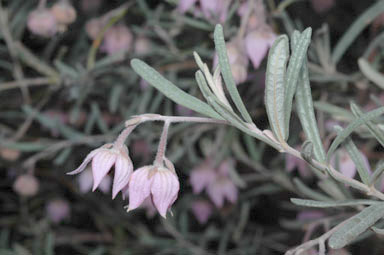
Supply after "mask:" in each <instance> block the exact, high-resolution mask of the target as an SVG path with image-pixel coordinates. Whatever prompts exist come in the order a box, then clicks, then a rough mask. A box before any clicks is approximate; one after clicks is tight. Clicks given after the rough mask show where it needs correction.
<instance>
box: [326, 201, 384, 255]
mask: <svg viewBox="0 0 384 255" xmlns="http://www.w3.org/2000/svg"><path fill="white" fill-rule="evenodd" d="M383 216H384V203H380V204H375V205H371V206H369V207H366V208H365V209H364V210H362V211H361V212H360V213H358V214H356V215H355V216H353V217H352V218H350V219H349V220H348V221H347V222H345V223H344V224H343V225H342V226H340V228H339V229H338V230H337V231H336V232H335V233H333V234H332V235H331V237H330V238H329V241H328V245H329V247H331V248H332V249H341V248H343V247H344V246H346V245H348V244H349V243H350V242H352V241H353V240H354V239H355V238H356V237H358V236H359V235H360V234H362V233H363V232H364V231H366V230H367V229H368V228H369V227H371V226H372V225H373V224H375V223H376V221H378V220H379V219H381V218H382V217H383Z"/></svg>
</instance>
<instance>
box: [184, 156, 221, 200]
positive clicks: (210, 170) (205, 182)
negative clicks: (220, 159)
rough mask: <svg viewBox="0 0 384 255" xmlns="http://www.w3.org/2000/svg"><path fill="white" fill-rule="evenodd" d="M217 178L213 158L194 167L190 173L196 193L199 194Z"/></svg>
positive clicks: (190, 180)
mask: <svg viewBox="0 0 384 255" xmlns="http://www.w3.org/2000/svg"><path fill="white" fill-rule="evenodd" d="M215 179H216V171H215V169H214V167H213V162H212V161H211V160H205V161H204V162H203V163H201V164H200V165H199V166H197V167H196V168H194V169H193V170H192V171H191V173H190V175H189V182H190V183H191V186H192V190H193V193H194V194H199V193H200V192H202V191H203V190H204V189H205V188H207V187H208V186H209V185H211V184H212V182H213V181H214V180H215Z"/></svg>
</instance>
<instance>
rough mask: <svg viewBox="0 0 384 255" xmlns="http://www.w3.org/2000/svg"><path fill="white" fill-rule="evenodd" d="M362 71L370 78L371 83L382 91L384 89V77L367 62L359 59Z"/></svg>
mask: <svg viewBox="0 0 384 255" xmlns="http://www.w3.org/2000/svg"><path fill="white" fill-rule="evenodd" d="M358 64H359V68H360V71H361V72H362V73H363V74H364V75H365V77H367V78H368V80H370V81H371V82H373V83H374V84H376V85H377V86H378V87H380V88H381V89H384V76H383V75H382V74H381V73H379V72H378V71H376V70H375V69H374V68H373V67H372V66H371V65H370V64H369V63H368V61H367V60H365V59H363V58H359V60H358Z"/></svg>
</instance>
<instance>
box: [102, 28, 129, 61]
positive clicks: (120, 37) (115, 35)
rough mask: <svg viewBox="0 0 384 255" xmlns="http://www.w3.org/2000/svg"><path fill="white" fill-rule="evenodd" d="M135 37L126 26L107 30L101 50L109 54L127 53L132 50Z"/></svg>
mask: <svg viewBox="0 0 384 255" xmlns="http://www.w3.org/2000/svg"><path fill="white" fill-rule="evenodd" d="M132 44H133V35H132V33H131V31H130V30H129V28H128V27H127V26H125V25H116V26H113V27H111V28H110V29H108V30H107V32H106V33H105V35H104V41H103V45H102V46H101V49H102V50H103V51H104V52H106V53H107V54H110V55H111V54H115V53H117V52H127V51H129V50H130V49H131V48H132V46H133V45H132Z"/></svg>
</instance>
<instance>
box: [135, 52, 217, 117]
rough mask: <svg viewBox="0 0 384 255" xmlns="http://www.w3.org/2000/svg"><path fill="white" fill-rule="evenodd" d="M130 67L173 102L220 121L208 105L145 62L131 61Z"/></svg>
mask: <svg viewBox="0 0 384 255" xmlns="http://www.w3.org/2000/svg"><path fill="white" fill-rule="evenodd" d="M131 66H132V68H133V70H134V71H135V72H136V73H137V74H138V75H140V76H141V78H143V79H144V80H146V81H147V82H148V83H149V84H151V85H152V86H153V87H155V88H156V89H158V90H159V91H160V92H161V93H163V94H164V95H165V96H167V97H168V98H169V99H171V100H173V101H174V102H176V103H178V104H180V105H182V106H185V107H187V108H190V109H192V110H194V111H196V112H198V113H201V114H203V115H206V116H209V117H211V118H215V119H222V117H221V116H220V115H219V114H218V113H217V112H215V111H214V110H213V109H212V107H210V106H209V105H208V104H206V103H204V102H203V101H201V100H199V99H197V98H196V97H193V96H191V95H189V94H188V93H186V92H184V91H183V90H181V89H179V88H178V87H177V86H176V85H174V84H173V83H172V82H170V81H169V80H167V79H165V78H164V77H163V76H162V75H161V74H160V73H158V72H157V71H156V70H155V69H153V68H152V67H150V66H149V65H147V64H146V63H145V62H143V61H141V60H139V59H132V61H131Z"/></svg>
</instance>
